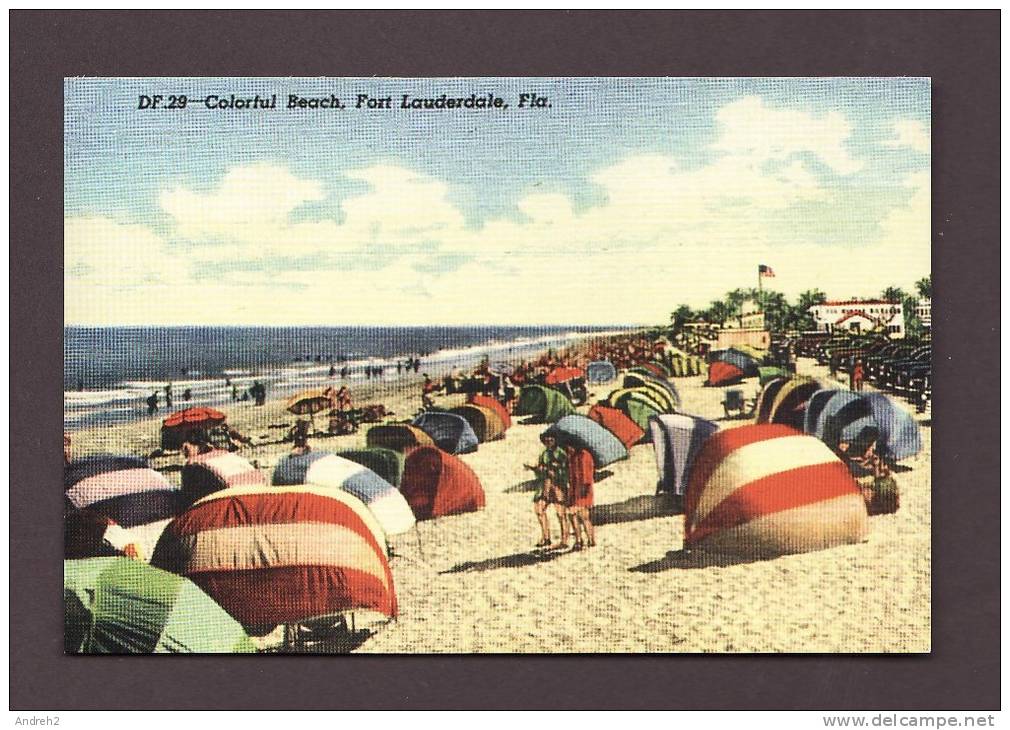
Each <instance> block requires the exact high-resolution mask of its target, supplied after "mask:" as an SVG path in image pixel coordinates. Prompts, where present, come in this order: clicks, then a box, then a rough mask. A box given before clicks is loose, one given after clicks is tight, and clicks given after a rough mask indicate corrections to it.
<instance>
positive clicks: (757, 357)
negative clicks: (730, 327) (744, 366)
mask: <svg viewBox="0 0 1010 730" xmlns="http://www.w3.org/2000/svg"><path fill="white" fill-rule="evenodd" d="M729 349H730V350H736V351H737V352H739V353H742V354H743V355H746V356H747V357H749V358H751V359H752V360H754V361H755V362H756V363H758V364H759V365H760V364H761V363H763V362H764V361H765V359H766V358H767V357H768V351H767V350H759V349H758V348H756V347H751V346H750V345H743V344H740V345H733V346H732V347H730V348H729Z"/></svg>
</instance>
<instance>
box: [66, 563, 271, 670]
mask: <svg viewBox="0 0 1010 730" xmlns="http://www.w3.org/2000/svg"><path fill="white" fill-rule="evenodd" d="M63 601H64V610H65V618H64V642H65V648H66V652H67V653H68V654H152V653H153V654H161V653H167V654H180V653H195V654H238V653H247V652H253V651H255V647H254V646H253V643H252V641H251V640H250V639H249V637H248V636H247V635H246V632H245V631H244V630H243V628H242V626H241V625H240V624H239V623H238V622H237V621H235V620H234V619H233V618H232V617H231V616H229V615H228V614H227V613H226V612H225V611H224V609H222V608H221V607H220V606H218V605H217V604H216V603H214V601H213V600H212V599H211V598H210V596H208V595H207V594H206V593H204V592H203V591H201V590H200V589H199V588H198V587H197V586H196V585H194V584H193V583H192V582H191V581H188V580H186V579H185V578H183V577H181V576H178V575H174V574H173V573H168V572H165V571H164V570H159V569H158V568H153V567H151V566H150V565H146V564H144V563H141V562H138V561H136V560H131V559H130V558H91V559H88V560H65V561H64V562H63Z"/></svg>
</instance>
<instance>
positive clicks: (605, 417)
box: [588, 403, 645, 451]
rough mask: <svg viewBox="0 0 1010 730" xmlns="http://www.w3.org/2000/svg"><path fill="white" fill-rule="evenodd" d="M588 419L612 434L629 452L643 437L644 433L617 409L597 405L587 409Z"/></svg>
mask: <svg viewBox="0 0 1010 730" xmlns="http://www.w3.org/2000/svg"><path fill="white" fill-rule="evenodd" d="M588 417H589V418H590V419H592V420H593V421H596V422H597V423H598V424H600V425H601V426H603V427H604V428H605V429H607V430H608V431H610V433H612V434H614V436H616V437H617V439H618V440H619V441H620V442H621V443H622V444H624V448H626V449H628V450H629V451H630V450H631V447H632V446H634V445H635V444H637V443H639V442H640V441H641V440H642V439H643V438H644V437H645V431H643V430H642V429H641V428H640V427H639V425H638V424H637V423H635V422H634V421H632V420H631V419H630V418H628V416H627V414H625V413H624V412H623V411H621V410H619V409H617V408H610V407H609V406H605V405H602V404H600V403H597V404H596V405H595V406H593V407H592V408H590V409H589V414H588Z"/></svg>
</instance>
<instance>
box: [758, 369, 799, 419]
mask: <svg viewBox="0 0 1010 730" xmlns="http://www.w3.org/2000/svg"><path fill="white" fill-rule="evenodd" d="M789 380H790V379H789V378H772V379H771V380H769V381H768V382H767V383H765V384H764V385H763V386H762V387H761V392H760V393H758V399H757V405H756V407H755V408H754V422H755V423H768V422H769V419H770V418H771V413H772V405H773V404H774V403H775V398H776V397H777V396H778V394H779V391H781V390H782V389H783V388H784V387H785V386H786V383H788V382H789Z"/></svg>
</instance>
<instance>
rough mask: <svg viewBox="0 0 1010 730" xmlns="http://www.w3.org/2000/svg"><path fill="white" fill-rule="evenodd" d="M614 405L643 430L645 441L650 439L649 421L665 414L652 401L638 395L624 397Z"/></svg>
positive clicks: (631, 394) (630, 394) (632, 394)
mask: <svg viewBox="0 0 1010 730" xmlns="http://www.w3.org/2000/svg"><path fill="white" fill-rule="evenodd" d="M614 405H615V406H616V407H617V409H618V410H619V411H621V412H622V413H623V414H624V415H626V416H627V417H628V418H630V419H631V420H632V421H634V422H635V425H637V426H638V427H639V428H640V429H641V430H642V433H643V434H644V437H643V439H642V440H643V441H647V440H648V439H649V419H650V418H652V417H653V416H659V415H662V414H663V413H665V411H664V410H663V409H661V408H657V407H656V406H655V405H654V404H653V403H652V401H650V400H647V399H644V398H642V397H641V396H640V395H639V394H637V393H629V394H626V395H624V396H622V397H621V398H620V400H619V402H618V403H616V404H614Z"/></svg>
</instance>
